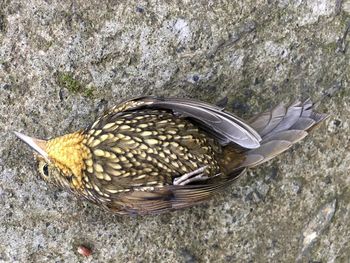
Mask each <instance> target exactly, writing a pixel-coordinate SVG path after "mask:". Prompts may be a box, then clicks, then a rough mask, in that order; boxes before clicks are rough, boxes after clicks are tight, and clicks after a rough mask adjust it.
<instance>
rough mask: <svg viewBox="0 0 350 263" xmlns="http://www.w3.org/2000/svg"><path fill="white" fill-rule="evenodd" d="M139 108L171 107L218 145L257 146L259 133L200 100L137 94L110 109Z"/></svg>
mask: <svg viewBox="0 0 350 263" xmlns="http://www.w3.org/2000/svg"><path fill="white" fill-rule="evenodd" d="M140 108H150V109H163V110H164V109H165V110H171V111H173V113H174V114H179V115H180V116H183V117H187V118H190V119H191V120H192V121H194V122H196V123H197V125H199V126H200V127H201V128H202V129H203V130H205V131H206V132H208V133H210V134H211V135H212V136H214V137H215V138H216V139H217V140H218V141H219V142H220V144H222V145H227V144H229V143H231V142H233V143H236V144H238V145H239V146H241V147H243V148H247V149H255V148H258V147H259V146H260V143H259V142H260V141H261V137H260V135H259V134H258V133H257V132H256V131H255V130H254V129H253V128H252V127H250V126H249V125H248V124H247V123H245V122H244V121H243V120H241V119H239V118H238V117H236V116H234V115H232V114H230V113H227V112H225V111H223V110H222V108H220V107H217V106H214V105H210V104H207V103H204V102H199V101H195V100H189V99H176V98H159V97H140V98H135V99H131V100H128V101H125V102H122V103H121V104H119V105H117V106H115V107H114V108H112V109H111V110H112V111H114V113H118V112H121V111H130V110H136V109H140ZM110 113H111V111H109V114H110Z"/></svg>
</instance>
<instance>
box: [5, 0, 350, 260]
mask: <svg viewBox="0 0 350 263" xmlns="http://www.w3.org/2000/svg"><path fill="white" fill-rule="evenodd" d="M102 2H105V3H102ZM157 2H158V1H149V2H148V1H129V2H123V1H83V0H81V1H72V2H69V1H58V0H57V1H55V0H47V1H40V0H33V1H20V0H13V1H11V0H0V137H1V144H0V155H1V156H0V218H1V226H0V261H1V262H127V261H128V262H150V261H153V262H157V261H158V262H160V261H161V262H197V261H198V262H295V261H296V260H299V261H300V262H349V258H350V213H349V209H350V190H349V187H348V185H349V184H350V177H349V175H348V173H349V172H348V170H349V167H350V151H349V148H350V144H349V136H350V133H349V125H350V121H349V116H350V89H349V77H350V67H349V63H350V62H349V61H350V51H349V39H350V36H347V32H349V25H350V1H349V0H343V1H342V0H309V1H303V0H291V1H286V0H280V1H274V0H265V1H261V0H258V1H256V0H254V1H253V0H246V1H193V3H190V1H176V2H175V1H173V3H170V1H168V2H169V3H167V4H166V3H161V2H163V1H159V3H157ZM349 34H350V32H349ZM141 94H154V95H164V96H165V95H166V96H169V95H171V96H179V97H191V98H197V99H201V100H204V101H208V102H215V101H217V100H219V99H220V98H223V97H224V96H228V98H229V106H228V110H230V111H233V112H235V113H236V114H239V115H240V116H244V117H249V116H252V115H253V114H254V113H257V112H259V111H261V110H265V109H267V108H269V107H271V106H272V105H275V104H276V103H278V102H279V101H285V102H288V101H292V100H294V99H305V98H307V97H309V96H310V97H311V98H313V99H314V100H321V105H320V106H319V110H320V111H324V112H328V113H331V117H330V118H329V119H328V120H327V121H326V123H325V124H324V125H322V126H321V127H320V128H319V129H318V130H316V131H315V132H314V133H313V134H312V135H311V136H309V137H308V138H307V139H306V140H304V141H303V143H300V144H298V145H296V146H295V147H293V148H292V149H291V150H290V151H288V152H287V153H286V154H283V155H282V156H280V157H278V158H276V159H275V160H274V161H272V162H269V163H268V164H265V165H263V166H261V167H259V168H258V169H254V170H251V171H250V172H249V173H248V174H247V175H246V176H245V177H242V178H241V179H240V180H238V181H237V183H236V184H235V185H233V186H231V187H229V188H228V189H227V190H226V191H225V192H224V193H222V194H221V195H219V196H217V197H216V198H215V199H214V200H212V201H211V202H209V203H207V204H204V205H201V206H198V207H195V208H191V209H187V210H183V211H178V212H174V213H170V214H164V215H160V216H152V217H145V218H141V217H140V218H138V217H137V218H128V217H118V216H115V215H111V214H108V213H106V212H104V211H101V210H99V209H97V208H95V207H94V206H91V205H88V204H86V203H81V202H78V201H77V200H76V199H75V198H74V197H72V196H70V195H69V194H67V193H64V192H61V191H58V190H56V189H53V188H51V187H48V186H46V185H45V183H43V182H42V181H40V180H39V179H38V178H37V177H36V175H37V173H36V169H35V167H34V164H35V163H34V160H33V158H32V154H31V152H30V151H29V149H28V148H27V147H26V146H25V145H23V144H22V143H20V142H19V141H18V140H16V139H15V137H14V135H13V134H12V131H14V130H17V131H22V132H25V133H28V134H30V135H35V136H37V137H43V138H48V137H52V136H57V135H60V134H63V133H67V132H71V131H74V130H76V129H79V128H83V127H85V126H86V125H87V124H88V123H90V122H91V121H92V120H93V119H94V118H95V116H96V115H98V114H99V113H101V112H102V111H103V110H104V109H105V108H106V107H108V106H112V105H114V104H115V103H116V102H118V101H120V100H122V99H125V98H129V97H131V96H137V95H141ZM79 244H86V245H90V246H92V248H93V256H92V257H90V258H88V259H84V258H82V257H81V256H80V255H79V254H77V252H76V246H77V245H79Z"/></svg>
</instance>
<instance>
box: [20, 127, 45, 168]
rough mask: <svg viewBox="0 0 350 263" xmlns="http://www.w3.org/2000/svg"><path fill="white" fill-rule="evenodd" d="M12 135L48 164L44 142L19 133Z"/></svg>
mask: <svg viewBox="0 0 350 263" xmlns="http://www.w3.org/2000/svg"><path fill="white" fill-rule="evenodd" d="M14 134H15V135H16V136H17V137H18V138H20V139H21V140H22V141H24V142H25V143H26V144H28V145H29V146H30V147H31V148H32V149H33V150H34V151H36V152H37V153H39V154H40V155H41V156H42V157H44V159H45V160H46V161H47V162H50V159H49V155H48V154H47V152H46V141H45V140H39V139H36V138H32V137H29V136H27V135H24V134H22V133H20V132H14Z"/></svg>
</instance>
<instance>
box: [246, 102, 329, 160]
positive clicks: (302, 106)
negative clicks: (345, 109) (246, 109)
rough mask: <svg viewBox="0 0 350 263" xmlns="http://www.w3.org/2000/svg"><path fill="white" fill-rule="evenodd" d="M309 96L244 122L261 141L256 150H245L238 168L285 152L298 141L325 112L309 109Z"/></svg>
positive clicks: (319, 120)
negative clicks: (303, 100) (243, 157)
mask: <svg viewBox="0 0 350 263" xmlns="http://www.w3.org/2000/svg"><path fill="white" fill-rule="evenodd" d="M313 107H314V104H313V103H312V102H311V100H310V99H308V100H306V101H305V102H303V103H302V102H300V101H297V102H294V103H292V104H290V105H289V106H286V105H284V104H279V105H278V106H276V107H275V108H273V109H272V110H270V111H267V112H264V113H262V114H259V115H257V116H255V117H253V118H252V119H251V120H250V121H249V122H248V123H249V124H250V126H251V127H252V128H253V129H255V130H256V131H257V132H258V133H259V135H260V136H261V138H262V140H261V142H260V144H261V146H260V147H259V148H257V149H251V150H247V151H246V152H245V157H246V158H245V159H244V161H243V162H242V163H241V164H240V167H254V166H257V165H259V164H261V163H264V162H266V161H268V160H270V159H272V158H274V157H275V156H276V155H278V154H280V153H282V152H284V151H286V150H287V149H288V148H290V147H291V146H292V145H293V144H295V143H297V142H298V141H300V140H302V139H303V138H304V137H305V136H306V135H308V133H309V132H310V131H311V130H312V129H314V128H315V127H316V126H318V124H319V123H321V122H322V121H323V120H325V119H326V118H327V117H328V115H326V114H320V113H317V112H314V111H313Z"/></svg>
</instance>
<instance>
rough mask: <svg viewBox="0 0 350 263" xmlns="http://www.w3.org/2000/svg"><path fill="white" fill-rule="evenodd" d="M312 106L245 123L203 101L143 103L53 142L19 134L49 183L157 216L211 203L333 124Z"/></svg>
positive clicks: (119, 209) (120, 209) (122, 210)
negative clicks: (322, 124) (254, 171)
mask: <svg viewBox="0 0 350 263" xmlns="http://www.w3.org/2000/svg"><path fill="white" fill-rule="evenodd" d="M313 105H314V104H313V103H312V102H311V101H310V100H306V101H305V102H303V103H302V102H295V103H292V104H290V105H288V106H286V105H284V104H280V105H278V106H277V107H275V108H273V109H272V110H271V111H267V112H264V113H262V114H259V115H257V116H256V117H253V118H252V119H251V120H249V121H243V120H241V119H240V118H238V117H236V116H234V115H232V114H231V113H228V112H226V111H225V110H224V109H223V108H222V107H218V106H214V105H210V104H207V103H203V102H199V101H194V100H188V99H175V98H157V97H141V98H135V99H131V100H128V101H125V102H122V103H120V104H119V105H117V106H115V107H113V108H111V109H110V110H108V111H106V112H105V113H104V114H103V115H102V116H101V117H99V118H98V119H97V120H96V121H95V122H94V123H93V124H92V125H90V126H89V127H87V128H86V129H85V130H81V131H77V132H73V133H70V134H66V135H63V136H61V137H57V138H54V139H49V140H39V139H35V138H31V137H28V136H26V135H23V134H21V133H17V132H16V133H15V134H16V135H17V136H18V137H19V138H20V139H22V140H23V141H24V142H26V143H27V144H28V145H29V146H30V147H31V148H32V149H33V150H34V151H35V152H36V154H35V156H36V159H37V161H38V167H39V172H40V175H41V177H42V178H43V179H44V180H45V181H47V182H49V183H52V184H54V185H56V186H58V187H60V188H63V189H67V190H69V191H71V192H72V193H74V194H75V195H77V196H80V197H83V198H85V199H87V200H88V201H90V202H92V203H95V204H97V205H98V206H100V207H103V208H106V209H108V210H110V211H113V212H115V213H118V214H129V215H133V214H140V215H145V214H156V213H161V212H165V211H170V210H175V209H179V208H184V207H190V206H193V205H195V204H198V203H201V202H203V201H205V200H207V199H209V198H210V197H212V196H213V195H214V194H215V193H217V192H219V191H221V190H222V189H223V188H224V187H226V186H227V185H229V184H230V183H232V182H233V181H234V180H235V179H236V178H237V177H238V176H240V175H241V174H243V173H244V172H245V170H246V169H247V168H250V167H254V166H256V165H259V164H261V163H264V162H266V161H268V160H270V159H271V158H273V157H275V156H276V155H278V154H280V153H282V152H284V151H285V150H287V149H288V148H289V147H291V146H292V145H293V144H294V143H296V142H298V141H300V140H301V139H303V138H304V137H305V136H306V135H307V134H308V132H309V131H310V130H311V129H313V128H314V127H315V126H316V125H317V124H319V123H320V122H321V121H323V120H324V119H325V118H326V117H327V116H326V115H325V114H319V113H316V112H314V111H313Z"/></svg>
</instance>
